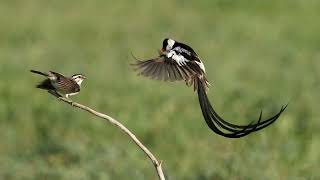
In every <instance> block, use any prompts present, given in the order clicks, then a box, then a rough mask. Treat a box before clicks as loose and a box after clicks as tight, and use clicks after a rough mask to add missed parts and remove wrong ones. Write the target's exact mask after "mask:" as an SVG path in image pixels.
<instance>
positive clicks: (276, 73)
mask: <svg viewBox="0 0 320 180" xmlns="http://www.w3.org/2000/svg"><path fill="white" fill-rule="evenodd" d="M319 9H320V2H319V1H316V0H310V1H305V0H282V1H279V0H268V1H259V0H251V1H249V0H243V1H231V0H203V1H184V0H178V1H172V0H162V1H150V0H141V1H137V0H127V1H121V0H119V1H110V0H105V1H102V0H91V1H85V0H69V1H62V0H59V1H58V0H56V1H49V0H28V1H21V0H20V1H19V0H2V1H0V101H1V102H0V179H7V180H10V179H19V180H20V179H22V180H29V179H30V180H37V179H50V180H51V179H68V180H69V179H77V180H82V179H106V180H108V179H139V180H144V179H147V180H149V179H157V176H156V174H155V171H154V167H153V166H152V164H151V163H150V161H149V160H148V159H147V158H146V157H145V155H144V154H143V153H142V151H140V149H138V148H137V147H136V145H135V144H134V143H132V142H131V141H130V140H129V139H128V137H126V136H125V135H124V134H123V133H122V132H121V131H119V130H118V129H117V128H115V127H113V126H111V125H110V124H106V123H105V122H104V121H102V120H100V119H97V118H95V117H93V116H91V115H89V114H88V113H85V112H83V111H80V110H78V109H74V108H71V107H69V106H68V105H66V104H63V103H60V102H58V101H57V100H56V99H54V98H53V97H51V96H48V94H47V93H46V92H43V91H40V90H37V89H35V88H34V85H35V84H36V83H37V82H38V81H40V80H41V77H40V76H37V75H34V74H31V73H29V72H28V71H29V70H30V69H38V70H43V71H48V70H55V71H57V72H62V73H64V74H66V75H71V74H74V73H79V72H81V73H83V74H85V75H86V76H87V80H86V81H85V82H84V83H83V89H82V92H81V94H80V95H78V96H74V97H72V99H74V100H76V101H78V102H80V103H83V104H86V105H88V106H90V107H93V108H94V109H96V110H98V111H101V112H104V113H107V114H109V115H110V116H112V117H115V118H117V119H119V120H120V121H121V122H122V123H123V124H124V125H126V126H127V127H128V128H129V129H131V130H132V131H133V132H134V133H135V134H136V135H137V137H138V138H140V139H141V141H142V142H143V143H145V145H146V146H147V147H148V148H150V150H151V151H152V152H153V153H154V154H155V155H156V156H157V157H158V158H159V159H161V160H162V161H163V168H164V171H165V173H166V175H167V176H168V178H169V179H183V180H188V179H190V180H211V179H239V180H242V179H244V180H247V179H248V180H255V179H266V180H269V179H270V180H273V179H290V180H300V179H319V178H320V172H319V167H320V153H319V149H320V141H319V138H320V121H319V117H320V111H319V106H318V103H319V101H320V93H319V78H320V51H319V50H320V35H319V32H320V23H319V21H318V20H319V15H320V13H319ZM165 37H172V38H174V39H177V40H180V41H182V42H185V43H187V44H189V45H191V46H192V47H193V48H194V49H195V50H196V51H197V52H198V54H199V55H200V57H201V58H202V59H203V62H204V64H205V66H206V69H207V78H208V79H209V81H210V82H211V84H212V87H211V90H210V91H209V98H210V100H211V102H212V103H213V104H214V106H215V109H216V110H217V111H218V112H219V113H220V114H221V115H222V116H223V117H224V118H226V119H229V120H230V121H231V122H233V123H237V124H241V123H248V122H250V121H251V120H253V119H257V118H258V115H259V111H260V109H263V112H264V117H267V116H270V115H271V114H272V113H276V112H277V111H278V110H280V107H281V105H284V104H286V103H287V102H290V104H289V107H288V109H287V110H286V111H285V112H284V113H283V115H282V116H281V117H280V119H279V121H277V122H276V123H275V124H273V125H272V126H270V127H268V128H266V129H264V130H262V131H259V132H258V133H254V134H251V135H249V136H247V137H244V138H241V139H227V138H223V137H220V136H218V135H216V134H214V133H212V132H211V131H210V130H209V128H208V127H207V126H206V124H205V122H204V120H203V117H202V114H201V111H200V107H199V104H198V100H197V97H196V94H195V93H194V92H193V91H192V88H187V87H186V86H185V85H184V83H183V82H181V83H165V82H159V81H152V80H149V79H147V78H143V77H138V76H136V73H135V72H133V71H132V69H131V67H130V66H129V64H130V63H132V62H133V58H132V57H131V52H133V53H134V54H135V55H136V56H137V57H139V58H150V57H153V56H155V55H156V54H157V49H159V48H160V47H161V45H162V40H163V38H165Z"/></svg>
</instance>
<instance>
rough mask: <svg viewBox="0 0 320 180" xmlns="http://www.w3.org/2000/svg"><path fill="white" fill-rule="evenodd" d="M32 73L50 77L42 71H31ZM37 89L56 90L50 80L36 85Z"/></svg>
mask: <svg viewBox="0 0 320 180" xmlns="http://www.w3.org/2000/svg"><path fill="white" fill-rule="evenodd" d="M30 72H32V73H35V74H40V75H42V76H47V77H48V74H46V73H43V72H40V71H36V70H30ZM36 88H39V89H45V90H54V89H55V88H54V87H53V86H52V84H51V81H50V79H45V80H43V81H41V82H40V83H39V84H37V85H36Z"/></svg>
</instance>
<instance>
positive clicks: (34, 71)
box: [30, 70, 48, 76]
mask: <svg viewBox="0 0 320 180" xmlns="http://www.w3.org/2000/svg"><path fill="white" fill-rule="evenodd" d="M30 72H32V73H35V74H40V75H42V76H48V74H46V73H43V72H40V71H36V70H30Z"/></svg>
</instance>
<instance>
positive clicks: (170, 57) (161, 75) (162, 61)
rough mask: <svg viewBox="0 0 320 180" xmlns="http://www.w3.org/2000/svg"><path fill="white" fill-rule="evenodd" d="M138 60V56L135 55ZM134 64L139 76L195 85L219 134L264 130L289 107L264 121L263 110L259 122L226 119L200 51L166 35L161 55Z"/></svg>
mask: <svg viewBox="0 0 320 180" xmlns="http://www.w3.org/2000/svg"><path fill="white" fill-rule="evenodd" d="M135 59H136V58H135ZM136 60H137V61H136V62H135V63H134V64H132V65H133V66H134V69H135V70H136V71H138V72H139V73H138V75H142V76H146V77H149V78H151V79H157V80H164V81H182V80H184V81H185V82H186V84H187V85H188V86H192V85H193V88H194V91H196V92H197V93H198V99H199V103H200V107H201V110H202V114H203V117H204V119H205V121H206V123H207V125H208V126H209V128H210V129H211V130H212V131H214V132H215V133H217V134H219V135H221V136H224V137H228V138H239V137H243V136H246V135H248V134H250V133H252V132H255V131H258V130H260V129H263V128H265V127H267V126H269V125H271V124H272V123H273V122H275V121H276V120H277V119H278V118H279V116H280V115H281V113H282V112H283V111H284V110H285V109H286V107H287V105H286V106H283V107H281V110H280V111H279V112H278V113H277V114H276V115H274V116H272V117H270V118H268V119H266V120H262V111H261V112H260V116H259V119H258V121H257V122H255V123H254V122H251V123H250V124H248V125H236V124H232V123H230V122H229V121H227V120H224V119H223V118H222V117H220V116H219V115H218V113H217V112H216V111H215V110H214V109H213V107H212V105H211V103H210V101H209V99H208V97H207V90H208V89H209V85H210V84H209V82H208V80H207V79H206V77H205V74H206V69H205V67H204V64H203V62H202V61H201V59H200V58H199V56H198V55H197V53H196V52H195V51H194V50H193V49H192V48H191V47H190V46H188V45H186V44H183V43H180V42H178V41H175V40H173V39H169V38H166V39H164V40H163V44H162V49H161V50H160V51H159V56H158V57H156V58H153V59H149V60H138V59H136Z"/></svg>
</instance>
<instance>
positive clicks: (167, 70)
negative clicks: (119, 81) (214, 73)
mask: <svg viewBox="0 0 320 180" xmlns="http://www.w3.org/2000/svg"><path fill="white" fill-rule="evenodd" d="M132 65H133V66H134V67H135V68H134V69H135V70H136V71H138V72H139V73H138V75H142V76H145V77H149V78H151V79H156V80H164V81H171V82H173V81H182V80H184V81H188V80H190V79H191V78H192V77H194V76H195V75H197V74H199V75H201V74H202V73H203V72H202V70H201V69H200V68H199V66H198V64H197V63H196V62H194V61H188V62H186V63H185V64H184V65H178V63H177V62H176V61H175V60H173V59H172V58H168V57H166V56H165V55H160V56H159V57H156V58H154V59H149V60H137V61H136V62H135V63H133V64H132Z"/></svg>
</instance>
